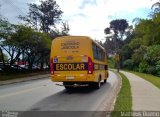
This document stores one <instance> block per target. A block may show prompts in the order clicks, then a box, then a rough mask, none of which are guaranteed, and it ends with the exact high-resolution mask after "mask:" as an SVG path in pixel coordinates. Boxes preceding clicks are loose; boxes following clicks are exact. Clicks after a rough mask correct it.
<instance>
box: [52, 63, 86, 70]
mask: <svg viewBox="0 0 160 117" xmlns="http://www.w3.org/2000/svg"><path fill="white" fill-rule="evenodd" d="M87 69H88V65H87V63H56V64H54V70H55V71H82V70H87Z"/></svg>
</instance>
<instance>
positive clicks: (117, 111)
mask: <svg viewBox="0 0 160 117" xmlns="http://www.w3.org/2000/svg"><path fill="white" fill-rule="evenodd" d="M119 74H120V76H121V78H122V86H121V89H120V92H119V94H118V97H117V99H116V102H115V106H114V110H113V111H112V113H111V117H118V116H121V114H122V113H123V112H124V113H125V112H126V111H128V112H131V111H132V95H131V86H130V83H129V80H128V79H127V77H126V76H125V75H124V74H122V73H119ZM121 112H122V113H121Z"/></svg>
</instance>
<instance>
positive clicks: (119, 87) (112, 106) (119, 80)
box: [110, 69, 122, 111]
mask: <svg viewBox="0 0 160 117" xmlns="http://www.w3.org/2000/svg"><path fill="white" fill-rule="evenodd" d="M110 71H112V72H113V73H115V74H116V75H117V77H119V78H120V79H118V78H117V79H118V84H117V87H116V88H115V92H116V93H115V95H114V100H113V103H112V105H111V108H110V111H113V110H114V106H115V103H116V100H117V97H118V94H119V92H120V90H121V87H122V77H121V76H120V75H119V73H118V72H117V71H116V70H114V69H111V70H110Z"/></svg>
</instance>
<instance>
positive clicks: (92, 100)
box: [0, 72, 119, 111]
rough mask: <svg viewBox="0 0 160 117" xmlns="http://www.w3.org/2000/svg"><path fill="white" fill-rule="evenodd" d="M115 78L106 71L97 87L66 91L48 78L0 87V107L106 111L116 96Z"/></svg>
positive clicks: (10, 108) (36, 109)
mask: <svg viewBox="0 0 160 117" xmlns="http://www.w3.org/2000/svg"><path fill="white" fill-rule="evenodd" d="M118 84H119V78H118V77H117V76H116V74H114V73H113V72H110V76H109V79H108V81H107V83H106V84H103V83H102V86H101V88H100V89H98V90H95V89H91V88H87V87H86V88H80V89H74V90H69V91H68V90H66V89H65V88H64V87H62V86H57V85H55V83H53V82H51V80H50V78H45V79H38V80H31V81H26V82H20V83H14V84H9V85H3V86H0V110H1V111H2V110H9V111H28V110H30V111H106V110H110V109H111V106H112V104H113V101H114V99H115V96H116V92H117V89H118V88H119V87H118Z"/></svg>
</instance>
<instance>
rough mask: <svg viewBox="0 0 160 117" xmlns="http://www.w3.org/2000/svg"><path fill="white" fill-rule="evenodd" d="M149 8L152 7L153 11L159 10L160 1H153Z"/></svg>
mask: <svg viewBox="0 0 160 117" xmlns="http://www.w3.org/2000/svg"><path fill="white" fill-rule="evenodd" d="M151 8H152V9H154V13H158V12H160V1H159V2H156V3H154V4H153V5H152V7H151Z"/></svg>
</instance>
